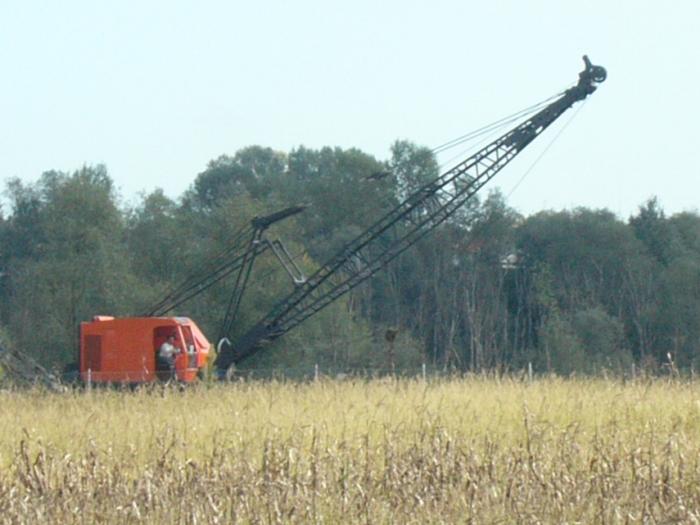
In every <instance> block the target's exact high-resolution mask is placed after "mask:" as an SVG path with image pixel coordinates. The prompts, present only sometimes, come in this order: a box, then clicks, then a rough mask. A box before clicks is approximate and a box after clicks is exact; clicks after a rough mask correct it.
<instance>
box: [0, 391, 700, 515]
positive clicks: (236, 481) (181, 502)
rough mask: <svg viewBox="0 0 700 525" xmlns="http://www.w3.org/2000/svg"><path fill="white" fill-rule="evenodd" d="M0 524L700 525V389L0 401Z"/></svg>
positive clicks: (194, 394) (74, 395) (80, 395)
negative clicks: (466, 524)
mask: <svg viewBox="0 0 700 525" xmlns="http://www.w3.org/2000/svg"><path fill="white" fill-rule="evenodd" d="M0 414H1V421H2V425H1V426H0V464H1V470H0V522H2V523H25V522H26V523H46V522H53V523H136V522H139V523H141V522H146V523H316V522H318V523H635V522H638V523H676V522H677V523H697V522H700V388H699V385H696V384H693V383H683V382H667V381H661V380H656V381H637V382H631V383H630V382H628V383H622V382H613V381H604V380H559V379H546V380H538V381H535V382H534V383H532V384H528V383H523V382H519V381H515V380H497V379H487V378H472V379H455V380H436V381H428V382H423V381H421V380H376V381H330V380H329V381H318V382H315V383H310V384H298V383H277V382H241V383H235V384H230V385H217V386H206V385H201V386H199V387H195V388H190V389H185V390H183V391H180V390H177V389H164V388H156V389H150V390H146V389H144V390H137V391H135V392H122V391H116V390H93V391H89V392H86V391H76V392H68V393H58V394H57V393H46V392H41V391H16V392H14V391H6V392H0Z"/></svg>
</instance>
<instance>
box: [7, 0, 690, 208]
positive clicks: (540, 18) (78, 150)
mask: <svg viewBox="0 0 700 525" xmlns="http://www.w3.org/2000/svg"><path fill="white" fill-rule="evenodd" d="M699 23H700V2H698V1H697V0H694V1H671V0H669V1H668V2H660V1H654V2H651V1H647V0H643V1H634V2H632V1H623V2H615V1H612V0H607V1H603V0H592V1H588V2H571V1H561V0H560V1H556V2H555V1H534V0H527V1H489V2H469V1H463V0H462V1H459V0H442V1H441V0H432V1H430V2H428V1H421V2H418V1H410V0H400V1H399V0H389V1H384V2H379V1H377V0H374V1H369V0H354V1H352V2H331V1H328V0H325V1H321V0H318V1H316V0H313V1H312V0H297V1H296V2H284V1H269V0H268V1H265V0H258V1H256V2H240V1H234V0H229V1H217V2H215V1H198V2H194V1H191V2H184V1H174V0H169V1H165V0H152V1H139V2H137V1H131V0H120V1H119V2H116V1H115V2H95V1H94V0H93V1H70V0H64V1H43V2H38V1H14V0H0V68H1V71H2V74H1V76H0V181H5V180H7V179H8V178H10V177H19V178H21V179H22V180H26V181H28V182H29V181H34V180H36V179H37V178H38V177H39V176H40V174H41V173H42V172H43V171H46V170H49V169H58V170H64V171H71V170H74V169H77V168H79V167H80V166H82V165H83V164H95V163H104V164H106V166H107V168H108V170H109V173H110V175H111V176H112V178H113V179H114V180H115V183H116V185H117V187H118V188H119V191H120V194H121V196H122V198H123V200H124V201H125V202H129V201H135V200H136V196H137V195H138V193H139V192H150V191H152V190H153V189H154V188H156V187H161V188H163V189H164V190H165V192H166V193H167V194H168V195H170V196H171V197H177V196H179V195H180V194H181V193H182V192H183V191H184V190H185V189H186V188H187V187H188V186H189V185H190V184H191V183H192V181H193V180H194V178H195V177H196V175H197V174H198V173H199V172H201V171H202V170H203V169H204V168H205V167H206V164H207V162H208V161H209V160H211V159H212V158H215V157H217V156H219V155H221V154H224V153H227V154H233V153H235V152H236V150H238V149H240V148H242V147H245V146H248V145H252V144H259V145H262V146H269V147H272V148H274V149H278V150H282V151H289V150H290V149H291V148H294V147H297V146H299V145H304V146H308V147H312V148H318V147H321V146H325V145H329V146H340V147H343V148H348V147H357V148H360V149H362V150H364V151H366V152H368V153H370V154H373V155H375V156H376V157H377V158H379V159H386V158H388V156H389V147H390V145H391V143H392V142H393V141H394V140H396V139H398V138H405V139H409V140H412V141H415V142H417V143H419V144H423V145H426V146H430V147H433V146H437V145H439V144H441V143H443V142H445V141H447V140H450V139H452V138H454V137H456V136H458V135H461V134H463V133H466V132H468V131H471V130H473V129H476V128H478V127H480V126H482V125H485V124H488V123H490V122H492V121H494V120H496V119H498V118H501V117H503V116H505V115H508V114H510V113H513V112H515V111H517V110H519V109H521V108H524V107H526V106H529V105H531V104H533V103H535V102H539V101H540V100H542V99H544V98H547V97H548V96H550V95H553V94H554V93H556V92H557V91H560V90H561V89H563V88H565V87H566V86H568V85H569V84H572V83H574V82H575V81H576V79H577V74H578V72H579V71H580V70H581V68H582V62H581V56H582V55H583V54H584V53H587V54H588V55H589V56H590V58H591V59H592V61H593V62H594V63H596V64H600V65H603V66H605V67H606V68H607V70H608V75H609V76H608V81H607V82H606V83H604V84H603V85H602V86H601V87H600V89H599V90H598V92H597V93H595V94H594V95H593V96H592V97H591V98H590V99H589V101H588V102H587V103H586V104H585V105H584V106H583V108H582V110H581V111H579V112H578V113H577V115H576V117H575V119H574V120H573V122H571V124H570V125H569V126H568V127H566V129H565V130H564V132H563V133H562V135H561V136H560V137H559V138H558V139H557V140H556V141H555V142H554V144H553V145H552V147H551V148H550V149H549V150H548V151H547V153H546V154H545V155H544V156H543V157H542V159H541V160H540V161H539V162H538V163H537V164H536V166H535V167H534V169H533V170H532V171H531V172H530V174H529V175H528V176H527V178H526V179H525V180H524V181H523V182H522V184H520V185H519V186H517V188H516V189H515V191H514V192H512V190H513V189H514V188H515V187H516V185H517V183H518V181H519V180H520V179H521V178H522V176H523V174H524V173H525V172H526V171H527V169H528V168H529V166H530V164H532V162H533V161H534V160H535V159H536V158H537V157H538V156H539V155H540V153H542V151H543V150H544V149H546V147H547V145H548V144H549V142H550V141H551V139H552V138H553V137H554V135H556V134H557V131H558V129H559V128H561V125H562V123H560V124H559V128H557V129H550V130H548V131H547V133H546V134H545V135H543V136H542V137H541V138H540V139H538V141H536V142H535V143H533V144H532V146H530V148H529V150H530V151H527V152H526V153H524V154H523V157H524V158H520V159H518V160H517V162H516V163H514V164H512V165H511V166H509V167H508V168H506V169H505V170H504V171H503V172H502V173H501V174H499V176H498V177H497V178H496V179H495V180H494V181H493V187H495V186H499V187H500V188H501V189H502V191H503V192H504V193H505V194H510V196H509V200H508V202H509V203H510V204H511V205H512V206H514V207H516V208H517V209H518V210H520V211H521V212H523V213H526V214H529V213H533V212H535V211H538V210H541V209H545V208H548V209H561V208H571V207H575V206H589V207H596V208H597V207H607V208H609V209H611V210H612V211H614V212H615V213H617V214H619V215H620V216H621V217H623V218H626V217H627V216H629V214H630V213H633V212H634V211H635V210H636V208H637V207H638V205H639V204H640V203H642V202H643V201H644V200H645V199H647V198H648V197H650V196H652V195H657V196H658V197H659V199H660V201H661V204H662V205H663V206H664V208H665V209H666V211H667V212H669V213H673V212H678V211H682V210H695V209H696V208H698V207H699V205H698V199H699V198H700V191H699V190H700V177H699V176H700V169H699V166H700V149H699V148H698V145H697V142H698V139H697V135H698V132H697V124H698V118H699V117H700V96H699V95H700V60H699V59H700V36H699V35H700V31H698V24H699ZM572 113H573V112H572ZM568 119H569V115H566V116H565V117H563V118H562V120H563V123H565V122H566V121H567V120H568ZM3 184H4V182H3ZM511 192H512V194H511Z"/></svg>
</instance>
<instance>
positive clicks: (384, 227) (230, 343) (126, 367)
mask: <svg viewBox="0 0 700 525" xmlns="http://www.w3.org/2000/svg"><path fill="white" fill-rule="evenodd" d="M583 59H584V63H585V67H584V69H583V71H581V72H580V73H579V78H578V82H577V83H576V84H575V85H573V86H572V87H570V88H569V89H567V90H565V91H564V92H562V93H559V94H558V95H555V96H554V97H552V98H550V99H548V100H547V101H546V102H544V103H541V104H539V105H537V106H535V107H533V108H530V110H531V111H529V112H528V113H526V114H520V115H519V116H520V118H521V119H522V120H521V121H520V122H519V123H518V124H517V125H515V127H513V128H512V129H510V130H508V131H506V132H505V133H503V134H502V135H501V136H499V137H498V138H496V139H495V140H493V141H491V142H490V143H489V144H488V145H486V146H484V147H482V148H481V149H479V150H478V151H477V152H476V153H473V154H472V155H471V156H469V157H468V158H466V159H464V160H462V161H461V162H459V163H458V164H457V165H455V166H454V167H453V168H452V169H449V170H448V171H446V172H444V173H443V174H442V175H440V176H438V177H437V178H435V179H434V180H432V181H430V182H428V183H427V184H424V185H423V186H422V187H420V188H418V189H417V190H415V191H414V192H412V193H411V194H409V195H408V196H406V197H405V199H404V200H403V201H402V202H401V203H400V204H398V205H397V206H396V207H395V208H393V209H392V210H391V211H389V212H387V213H386V214H384V215H383V216H382V217H381V218H379V219H378V220H377V221H376V222H375V223H374V224H373V225H372V226H371V227H369V228H368V229H367V230H366V231H364V232H363V233H361V234H360V235H358V236H357V237H356V238H355V239H353V240H351V241H350V242H348V243H347V244H345V245H344V246H343V247H342V248H341V249H340V250H339V251H338V253H336V254H335V256H333V257H332V258H331V259H330V260H328V261H327V262H326V263H325V264H323V265H322V266H320V267H319V268H318V269H317V270H316V271H315V272H314V273H313V274H311V275H310V276H308V277H306V276H304V275H303V273H302V272H301V271H300V269H299V268H298V267H297V266H296V264H295V263H294V259H293V258H292V257H291V256H290V254H289V252H287V250H286V249H285V248H284V245H283V244H282V243H281V242H280V241H277V240H275V241H271V240H269V239H268V238H267V236H266V235H265V234H266V231H267V230H268V228H269V227H270V226H272V225H273V224H275V223H276V222H278V221H281V220H284V219H286V218H288V217H291V216H293V215H295V214H297V213H300V212H302V211H303V208H302V207H293V208H287V209H285V210H282V211H279V212H277V213H274V214H272V215H269V216H267V217H258V218H255V219H254V220H253V221H252V222H251V224H250V225H248V226H247V227H245V228H243V229H242V230H241V231H239V232H238V234H237V235H236V236H235V237H234V239H233V240H232V241H231V243H230V244H229V247H228V248H226V249H225V250H223V251H222V252H221V253H220V254H218V255H217V256H215V257H213V258H212V259H211V260H209V261H208V262H207V263H206V264H205V265H204V266H203V267H202V268H201V270H200V271H199V272H197V273H195V274H193V275H192V276H190V277H189V278H188V279H186V280H185V281H184V282H183V283H181V284H180V285H179V286H178V287H176V288H174V289H173V290H171V291H170V293H168V294H167V296H166V297H164V298H163V300H161V301H160V302H159V303H157V304H156V305H154V306H153V307H152V308H151V309H149V310H148V311H146V312H144V314H143V315H142V316H140V317H127V318H113V317H105V316H97V317H95V318H94V319H93V321H91V322H86V323H82V324H81V330H80V356H79V368H80V375H81V378H82V380H83V381H92V382H131V383H138V382H147V381H153V380H155V379H157V377H158V373H159V370H158V366H157V360H156V352H157V350H158V348H159V347H160V346H161V344H162V343H163V342H164V341H165V340H166V339H168V337H169V336H171V335H172V336H175V346H176V347H178V348H179V349H180V353H179V354H178V355H177V358H176V360H175V374H176V376H177V379H179V380H181V381H185V382H189V381H194V380H195V379H196V377H197V375H198V372H199V371H200V370H201V369H202V368H203V367H204V366H205V364H206V362H207V358H208V354H209V349H210V343H209V341H208V340H207V338H206V337H205V335H204V334H203V333H202V332H201V330H199V328H198V327H197V325H196V324H195V323H194V322H193V321H192V320H191V319H189V318H185V317H173V316H168V315H167V314H168V313H169V312H172V311H173V310H174V309H175V308H177V307H179V306H180V305H181V304H182V303H183V302H184V301H186V300H188V299H190V298H192V297H194V296H195V295H197V294H199V293H202V292H203V291H204V290H206V289H208V288H209V287H211V286H214V285H216V284H219V283H221V282H222V281H223V280H224V279H226V278H227V277H232V278H233V280H234V283H235V284H234V289H233V292H232V294H231V298H230V300H229V304H228V308H227V310H226V313H225V316H224V321H223V326H222V328H221V333H220V334H219V337H218V340H217V345H216V346H217V350H218V351H217V355H216V360H215V361H214V366H215V368H216V370H217V372H218V374H219V375H220V376H221V377H225V376H226V372H227V371H228V370H229V369H231V368H232V367H233V366H234V365H236V364H238V363H240V362H241V361H243V360H244V359H246V358H249V357H250V356H252V355H254V354H255V353H256V352H259V351H260V349H261V348H263V347H264V346H265V345H266V344H267V343H269V342H271V341H274V340H275V339H277V338H279V337H281V336H283V335H284V334H286V333H287V332H289V331H290V330H292V329H293V328H294V327H295V326H297V325H299V324H300V323H302V322H304V320H306V319H308V318H309V317H311V316H312V315H314V314H315V313H317V312H319V311H320V310H322V309H323V308H324V307H326V306H328V305H329V304H331V303H332V302H333V301H335V300H336V299H338V298H339V297H341V296H343V295H344V294H346V293H348V292H349V291H350V290H352V289H353V288H355V287H356V286H358V285H359V284H360V283H362V282H363V281H365V280H367V279H369V278H370V277H371V276H372V275H374V274H375V273H376V272H377V271H379V270H380V269H382V268H384V267H385V266H386V265H387V264H389V263H390V262H391V261H392V260H393V259H395V258H396V257H397V256H398V255H400V254H401V253H403V252H404V251H405V250H407V249H408V248H410V247H411V246H413V245H414V244H415V243H416V242H418V241H419V240H420V239H421V238H423V237H424V236H425V235H427V234H429V233H430V232H431V231H432V230H434V229H435V228H436V227H438V226H439V225H440V224H442V223H444V222H445V221H446V220H447V219H449V218H450V217H451V216H452V215H453V214H454V213H455V212H457V211H458V210H459V209H460V207H461V206H462V205H464V204H465V203H466V202H467V201H468V200H469V199H471V198H472V197H473V196H474V195H475V194H476V193H477V192H478V191H479V190H480V189H481V188H482V187H483V186H484V185H485V184H487V183H488V182H489V181H490V180H491V179H492V178H493V177H494V176H495V175H496V174H497V173H498V172H499V171H501V170H502V169H503V168H504V167H505V166H506V165H507V164H508V163H510V162H511V161H512V160H513V159H514V158H515V157H516V156H517V155H518V154H519V153H520V152H521V151H523V150H524V149H525V148H526V147H527V146H528V145H529V144H530V143H531V142H532V141H533V140H534V139H535V138H537V137H538V136H539V135H540V134H541V133H543V132H544V130H545V129H547V128H548V127H549V126H550V125H551V124H552V123H553V122H554V121H556V120H557V119H558V118H559V117H560V116H561V115H562V114H563V113H564V112H566V110H568V109H569V108H571V107H572V106H573V105H574V104H576V103H577V102H580V101H583V100H584V99H586V98H587V97H588V96H589V95H591V94H592V93H593V92H594V91H595V90H596V88H597V86H598V85H599V84H600V83H601V82H603V81H604V80H605V79H606V76H607V73H606V71H605V69H604V68H602V67H601V66H596V65H593V64H591V62H590V61H589V60H588V57H586V56H584V57H583ZM265 252H272V253H273V254H274V255H275V256H276V257H277V258H278V259H279V261H280V263H281V264H282V265H283V267H284V268H285V270H286V271H287V272H288V273H289V275H290V277H291V278H292V279H293V281H294V289H293V290H292V291H291V292H290V293H289V295H287V296H286V297H284V298H282V299H281V300H280V301H279V302H278V303H277V304H276V305H275V306H274V307H273V308H272V309H271V310H270V311H269V312H268V313H267V314H266V315H265V316H264V317H263V318H261V319H260V320H258V321H257V322H256V323H255V324H254V325H253V326H252V327H251V328H249V329H248V330H247V331H246V332H244V333H243V335H242V336H241V337H239V338H237V339H235V340H231V339H230V334H231V333H232V327H233V326H234V322H235V319H236V313H237V312H238V309H239V306H240V304H241V299H242V297H243V292H244V290H245V287H246V284H247V282H248V280H249V278H250V276H251V272H252V268H253V264H254V261H255V259H256V258H257V257H258V256H260V255H261V254H263V253H265Z"/></svg>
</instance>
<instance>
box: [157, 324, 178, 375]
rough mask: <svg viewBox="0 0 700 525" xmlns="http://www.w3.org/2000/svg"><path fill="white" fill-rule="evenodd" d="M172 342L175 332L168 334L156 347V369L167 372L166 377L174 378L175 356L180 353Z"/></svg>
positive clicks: (173, 341)
mask: <svg viewBox="0 0 700 525" xmlns="http://www.w3.org/2000/svg"><path fill="white" fill-rule="evenodd" d="M174 343H175V334H170V335H169V336H168V338H167V339H166V340H165V342H164V343H163V344H162V345H160V348H159V349H158V370H160V371H162V372H167V378H168V379H174V378H175V356H177V354H179V353H180V349H179V348H178V347H177V346H175V344H174Z"/></svg>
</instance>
